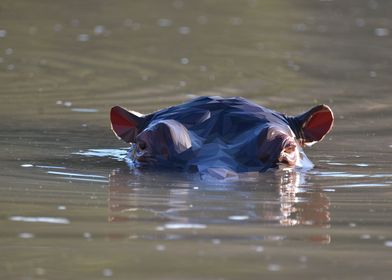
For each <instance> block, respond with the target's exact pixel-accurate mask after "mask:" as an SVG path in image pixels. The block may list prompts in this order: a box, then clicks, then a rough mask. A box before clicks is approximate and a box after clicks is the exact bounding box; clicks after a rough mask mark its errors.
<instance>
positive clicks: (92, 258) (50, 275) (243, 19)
mask: <svg viewBox="0 0 392 280" xmlns="http://www.w3.org/2000/svg"><path fill="white" fill-rule="evenodd" d="M0 11H1V16H0V98H1V100H0V109H1V110H0V117H1V119H2V121H1V122H0V128H1V129H0V134H1V137H0V143H1V147H2V149H1V151H0V166H1V169H0V178H1V184H0V192H1V195H0V252H1V254H0V278H1V279H70V278H72V279H100V278H102V279H103V278H113V279H259V278H266V279H287V278H288V277H290V278H295V279H297V278H298V279H343V278H344V279H389V278H390V275H391V268H390V267H391V254H392V251H391V250H392V249H391V242H392V233H391V225H392V220H391V211H392V206H391V205H392V204H391V200H392V191H391V186H392V171H391V167H390V166H391V159H390V156H391V155H392V141H391V127H392V111H391V104H392V95H391V93H390V89H391V88H392V87H391V86H392V81H391V80H390V74H391V73H392V69H391V67H392V66H391V65H392V61H391V52H390V46H391V45H392V40H391V30H392V22H391V20H390V15H391V12H392V3H390V1H386V0H384V1H381V0H378V1H374V0H372V1H365V0H364V1H354V0H352V1H344V2H343V1H288V0H287V1H272V0H271V1H257V0H249V1H245V0H244V1H226V0H225V1H223V0H203V1H180V0H176V1H149V0H145V1H116V2H115V3H114V2H113V3H112V2H110V3H109V2H107V1H83V2H80V1H56V3H54V2H53V1H49V2H48V1H25V0H22V1H17V2H15V1H2V2H1V3H0ZM213 94H214V95H216V94H218V95H222V96H235V95H240V96H243V97H246V98H249V99H251V100H253V101H255V102H258V103H259V104H263V105H265V106H268V107H271V108H273V109H276V110H279V111H282V112H286V113H288V114H296V113H300V112H302V111H303V110H305V109H307V108H308V107H310V106H312V105H315V104H318V103H326V104H329V105H330V106H331V107H332V108H333V110H334V112H335V116H336V123H335V128H334V130H333V131H332V133H331V134H330V135H329V136H328V137H327V138H326V139H324V141H323V142H322V143H319V144H318V145H315V146H314V147H312V148H311V149H307V155H308V156H309V158H311V159H312V160H313V162H314V163H315V164H316V168H315V169H313V170H311V171H308V172H306V173H300V172H293V171H278V172H276V173H267V174H248V175H246V176H241V178H239V179H236V180H226V181H221V180H214V179H213V178H200V177H198V176H196V175H192V176H190V175H186V174H181V173H174V174H173V173H168V172H161V173H158V172H153V171H144V172H140V171H138V170H133V171H130V169H129V167H128V165H127V163H126V162H124V161H123V160H121V157H122V156H123V155H124V153H125V151H126V149H125V148H126V146H124V145H123V144H122V143H121V142H119V141H118V140H117V139H116V138H115V137H114V136H113V134H112V132H111V131H110V127H109V121H108V112H109V110H110V108H111V106H113V105H117V104H119V105H122V106H125V107H128V108H129V109H133V110H137V111H140V112H143V113H147V112H151V111H154V110H157V109H159V108H162V107H165V106H169V105H172V104H176V103H178V102H181V101H184V100H187V99H189V98H191V97H194V96H199V95H213Z"/></svg>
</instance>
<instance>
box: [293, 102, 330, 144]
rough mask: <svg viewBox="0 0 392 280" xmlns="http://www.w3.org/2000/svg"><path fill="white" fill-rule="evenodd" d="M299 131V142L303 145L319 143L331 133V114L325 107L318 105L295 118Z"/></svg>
mask: <svg viewBox="0 0 392 280" xmlns="http://www.w3.org/2000/svg"><path fill="white" fill-rule="evenodd" d="M296 120H297V122H298V124H299V126H300V130H301V136H302V137H301V138H302V139H301V140H302V142H303V144H305V145H312V144H314V143H315V142H318V141H321V140H322V139H323V138H324V136H325V135H326V134H327V133H328V132H329V131H331V129H332V126H333V120H334V117H333V113H332V110H331V108H329V107H328V106H327V105H318V106H316V107H313V108H312V109H310V110H309V111H307V112H305V113H303V114H302V115H299V116H297V117H296Z"/></svg>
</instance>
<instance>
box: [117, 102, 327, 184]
mask: <svg viewBox="0 0 392 280" xmlns="http://www.w3.org/2000/svg"><path fill="white" fill-rule="evenodd" d="M111 123H112V129H113V131H114V132H115V134H116V135H117V136H118V137H119V138H121V139H122V140H124V141H125V142H127V143H131V144H132V145H131V149H130V152H129V156H130V158H131V159H132V160H133V161H134V162H135V164H136V166H158V167H169V168H176V169H181V170H186V171H198V172H211V171H212V172H217V173H219V174H223V176H224V177H226V176H227V174H230V173H233V174H234V173H236V172H252V171H259V172H263V171H266V170H268V169H270V168H277V167H279V166H288V167H299V168H311V167H313V164H312V163H311V162H310V161H309V160H308V159H307V157H306V155H305V154H304V152H303V150H302V147H303V146H305V145H311V144H313V143H315V142H318V141H320V140H322V139H323V138H324V136H325V135H326V134H327V133H328V132H329V131H330V130H331V128H332V125H333V113H332V111H331V109H330V108H329V107H328V106H326V105H318V106H316V107H314V108H312V109H310V110H309V111H307V112H305V113H303V114H301V115H299V116H286V115H284V114H282V113H279V112H276V111H273V110H270V109H267V108H264V107H262V106H259V105H257V104H255V103H253V102H251V101H248V100H246V99H244V98H240V97H233V98H222V97H200V98H196V99H193V100H191V101H188V102H185V103H183V104H180V105H176V106H173V107H169V108H167V109H162V110H159V111H157V112H154V113H151V114H149V115H141V114H138V113H136V112H131V111H128V110H126V109H123V108H121V107H119V106H116V107H113V108H112V110H111Z"/></svg>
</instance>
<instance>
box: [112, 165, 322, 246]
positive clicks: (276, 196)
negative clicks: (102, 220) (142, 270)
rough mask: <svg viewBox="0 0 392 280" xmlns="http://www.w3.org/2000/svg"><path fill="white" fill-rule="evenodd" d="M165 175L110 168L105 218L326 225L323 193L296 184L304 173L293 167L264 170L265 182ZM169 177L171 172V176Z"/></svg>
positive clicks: (183, 225) (177, 225)
mask: <svg viewBox="0 0 392 280" xmlns="http://www.w3.org/2000/svg"><path fill="white" fill-rule="evenodd" d="M139 172H140V171H139ZM157 176H158V177H157ZM165 176H167V174H156V173H155V174H154V173H150V174H144V173H143V174H132V173H129V170H127V169H124V170H122V169H117V170H114V171H113V172H112V174H111V176H110V180H109V200H108V201H109V205H108V207H109V222H110V223H115V222H127V221H135V220H137V221H141V220H142V221H154V222H158V223H162V226H159V227H158V228H157V230H165V229H203V228H206V227H207V226H208V225H214V224H232V223H255V222H256V223H258V224H260V225H263V224H265V225H266V224H268V225H271V224H277V225H281V226H299V225H306V226H315V227H320V228H328V227H329V225H330V200H329V198H328V196H327V195H326V194H325V193H323V192H321V191H317V189H315V188H312V189H311V190H307V189H306V188H301V185H304V183H305V179H304V174H302V173H300V172H296V171H294V170H288V171H284V172H282V173H278V172H277V173H276V174H267V175H266V176H265V177H266V178H265V179H266V181H267V182H268V183H271V184H270V185H267V184H266V186H260V185H257V184H256V185H252V186H250V183H249V182H247V183H246V184H243V182H242V181H241V180H238V181H237V182H233V181H230V182H226V183H225V182H222V181H221V182H215V181H213V182H208V181H204V180H200V179H199V178H187V180H185V179H184V180H179V179H178V178H179V177H181V176H186V175H184V174H180V173H178V174H169V177H165ZM253 176H255V175H253ZM259 176H260V177H262V176H264V174H260V175H259ZM173 177H176V180H175V181H173ZM260 179H261V180H263V177H262V178H260ZM157 182H159V183H157ZM166 182H170V184H167V183H166ZM259 182H260V180H259ZM259 184H260V183H259ZM157 185H158V187H157ZM149 186H150V187H149ZM261 188H265V190H263V189H261ZM310 240H311V241H315V242H320V243H329V242H330V236H329V235H328V234H319V235H316V236H310Z"/></svg>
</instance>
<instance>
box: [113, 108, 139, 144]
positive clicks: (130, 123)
mask: <svg viewBox="0 0 392 280" xmlns="http://www.w3.org/2000/svg"><path fill="white" fill-rule="evenodd" d="M127 114H129V113H128V112H127V111H125V110H124V109H122V108H121V107H118V106H116V107H113V108H112V110H111V112H110V121H111V123H112V128H113V130H114V132H115V133H116V134H117V135H118V136H119V137H120V138H121V139H123V140H124V141H125V142H132V141H133V138H134V136H135V133H136V125H137V124H136V122H135V121H134V120H132V119H130V118H129V116H128V115H127Z"/></svg>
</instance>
